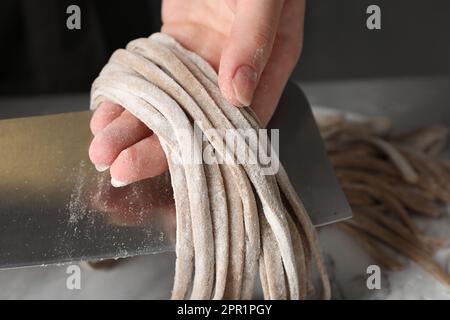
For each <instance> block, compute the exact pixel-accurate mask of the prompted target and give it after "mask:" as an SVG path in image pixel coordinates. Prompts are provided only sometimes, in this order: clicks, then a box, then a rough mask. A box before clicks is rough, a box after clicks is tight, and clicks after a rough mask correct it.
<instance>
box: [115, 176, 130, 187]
mask: <svg viewBox="0 0 450 320" xmlns="http://www.w3.org/2000/svg"><path fill="white" fill-rule="evenodd" d="M111 185H112V186H113V187H114V188H122V187H125V186H127V185H128V183H126V182H122V181H119V180H116V179H114V178H111Z"/></svg>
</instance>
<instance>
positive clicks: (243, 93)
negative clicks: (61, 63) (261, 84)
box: [219, 0, 284, 106]
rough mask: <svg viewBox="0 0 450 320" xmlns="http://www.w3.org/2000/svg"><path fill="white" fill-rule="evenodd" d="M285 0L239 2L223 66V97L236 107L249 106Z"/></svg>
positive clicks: (220, 75) (222, 62) (266, 59)
mask: <svg viewBox="0 0 450 320" xmlns="http://www.w3.org/2000/svg"><path fill="white" fill-rule="evenodd" d="M283 3H284V1H281V0H247V1H242V0H241V1H237V3H236V14H235V19H234V22H233V26H232V28H231V32H230V36H229V37H228V39H227V42H226V44H225V47H224V50H223V53H222V57H221V60H220V67H219V86H220V89H221V91H222V94H223V95H224V96H225V97H226V98H227V99H228V100H229V101H230V102H231V103H232V104H234V105H237V106H249V105H250V104H251V102H252V100H253V95H254V92H255V89H256V87H257V85H258V81H259V78H260V75H261V73H262V72H263V70H264V67H265V65H266V63H267V61H268V59H269V57H270V54H271V52H272V46H273V42H274V39H275V35H276V32H277V28H278V22H279V18H280V14H281V10H282V8H283Z"/></svg>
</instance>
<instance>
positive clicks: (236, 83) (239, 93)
mask: <svg viewBox="0 0 450 320" xmlns="http://www.w3.org/2000/svg"><path fill="white" fill-rule="evenodd" d="M257 80H258V75H257V73H256V71H255V70H254V69H253V68H251V67H249V66H247V65H244V66H241V67H239V69H238V70H237V71H236V74H235V75H234V78H233V81H232V85H233V90H234V96H235V98H236V100H238V101H239V102H240V103H241V104H242V105H243V106H245V107H248V106H250V105H251V103H252V100H253V94H254V93H255V89H256V84H257Z"/></svg>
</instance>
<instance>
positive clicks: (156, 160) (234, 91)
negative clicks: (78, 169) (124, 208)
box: [89, 0, 305, 186]
mask: <svg viewBox="0 0 450 320" xmlns="http://www.w3.org/2000/svg"><path fill="white" fill-rule="evenodd" d="M304 9H305V1H304V0H285V1H282V0H189V1H186V0H164V1H163V8H162V20H163V26H162V32H164V33H167V34H169V35H171V36H173V37H174V38H175V39H177V40H178V41H179V42H180V43H181V44H182V45H183V46H184V47H186V48H187V49H189V50H192V51H194V52H196V53H198V54H200V55H201V56H202V57H203V58H204V59H206V60H207V61H208V62H209V63H210V64H211V65H212V66H213V67H214V68H215V69H216V70H217V71H218V74H219V86H220V89H221V91H222V94H223V95H224V96H225V97H226V98H227V99H228V100H229V101H230V102H231V103H232V104H234V105H236V106H237V107H239V106H251V107H252V109H253V110H254V111H255V113H256V114H257V116H258V117H259V120H260V121H261V123H262V124H263V125H266V124H267V123H268V122H269V120H270V118H271V116H272V114H273V112H274V111H275V108H276V106H277V103H278V100H279V98H280V96H281V94H282V92H283V89H284V86H285V84H286V82H287V80H288V78H289V76H290V74H291V72H292V70H293V69H294V67H295V64H296V63H297V60H298V58H299V56H300V52H301V48H302V42H303V20H304ZM91 130H92V132H93V134H94V136H95V137H94V139H93V141H92V143H91V147H90V150H89V155H90V158H91V161H92V162H93V163H94V164H95V165H96V167H97V169H99V170H100V171H103V170H107V169H108V168H109V169H110V171H111V177H112V180H111V181H112V184H113V185H114V186H123V185H127V184H130V183H132V182H135V181H139V180H142V179H146V178H150V177H154V176H157V175H159V174H161V173H163V172H164V171H166V170H167V162H166V159H165V156H164V153H163V150H162V149H161V146H160V145H159V141H158V138H157V137H156V136H155V135H154V134H152V132H151V131H150V130H149V129H148V128H146V127H145V125H144V124H143V123H141V122H140V121H139V120H138V119H137V118H135V117H134V116H133V115H131V114H130V113H129V112H128V111H126V110H124V109H123V108H122V107H121V106H119V105H117V104H113V103H103V104H102V105H101V106H100V107H99V108H98V109H97V110H96V112H95V113H94V115H93V117H92V120H91Z"/></svg>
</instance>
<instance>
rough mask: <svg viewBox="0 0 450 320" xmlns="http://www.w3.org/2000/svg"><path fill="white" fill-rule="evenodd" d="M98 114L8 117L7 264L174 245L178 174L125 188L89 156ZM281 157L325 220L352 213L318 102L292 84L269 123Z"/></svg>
mask: <svg viewBox="0 0 450 320" xmlns="http://www.w3.org/2000/svg"><path fill="white" fill-rule="evenodd" d="M90 117H91V113H90V112H88V111H85V112H75V113H65V114H58V115H50V116H38V117H29V118H20V119H8V120H0V268H14V267H24V266H32V265H48V264H61V263H67V262H72V261H81V260H103V259H110V258H122V257H130V256H135V255H144V254H151V253H158V252H163V251H170V250H173V248H174V243H175V208H174V203H173V198H172V189H171V186H170V178H169V176H168V175H167V174H166V175H163V176H161V177H157V178H153V179H148V180H146V181H142V182H139V183H135V184H132V185H130V186H127V187H124V188H120V189H116V188H113V187H112V186H111V185H110V177H109V173H108V172H105V173H99V172H97V171H96V170H95V168H94V167H93V165H92V164H91V162H90V161H89V159H88V146H89V143H90V140H91V138H92V137H91V134H90V131H89V120H90ZM270 127H271V128H279V129H280V152H281V154H280V157H281V162H282V163H283V164H284V166H285V168H286V171H287V172H288V174H289V176H290V178H291V180H292V182H293V185H294V187H295V188H296V191H297V192H298V193H299V195H300V197H301V198H302V200H303V201H304V204H305V207H306V208H307V210H308V211H309V212H310V214H311V218H312V220H313V223H314V224H315V225H317V226H320V225H324V224H327V223H332V222H335V221H339V220H342V219H345V218H349V217H350V216H351V210H350V207H349V205H348V203H347V201H346V199H345V196H344V194H343V192H342V190H341V188H340V187H339V184H338V183H337V180H336V177H335V175H334V173H333V170H332V168H331V166H330V163H329V161H328V159H327V156H326V152H325V149H324V146H323V141H322V139H321V138H320V134H319V132H318V129H317V126H316V124H315V121H314V118H313V116H312V113H311V110H310V106H309V104H308V102H307V100H306V98H305V96H304V95H303V93H302V92H301V90H300V89H299V88H298V87H297V86H296V85H294V84H289V85H288V86H287V88H286V90H285V93H284V95H283V97H282V99H281V101H280V105H279V108H278V110H277V112H276V114H275V116H274V118H273V120H272V121H271V123H270Z"/></svg>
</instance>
